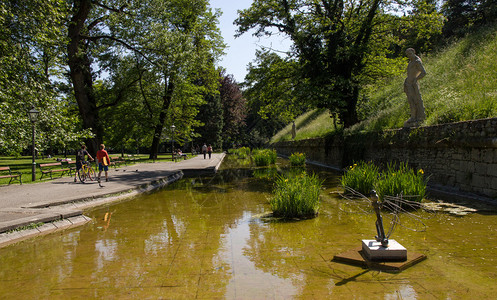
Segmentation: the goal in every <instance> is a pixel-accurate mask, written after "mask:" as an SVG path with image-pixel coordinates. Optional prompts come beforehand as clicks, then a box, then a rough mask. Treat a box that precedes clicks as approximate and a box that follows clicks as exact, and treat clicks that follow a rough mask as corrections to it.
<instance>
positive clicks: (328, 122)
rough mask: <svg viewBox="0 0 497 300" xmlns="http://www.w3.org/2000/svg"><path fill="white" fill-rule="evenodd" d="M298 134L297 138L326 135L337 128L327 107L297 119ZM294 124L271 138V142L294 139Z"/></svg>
mask: <svg viewBox="0 0 497 300" xmlns="http://www.w3.org/2000/svg"><path fill="white" fill-rule="evenodd" d="M295 128H296V131H297V135H296V136H295V140H304V139H308V138H313V137H320V136H325V135H327V134H328V133H330V132H333V131H334V130H335V127H334V125H333V119H332V118H331V117H330V113H329V111H328V110H327V109H314V110H311V111H309V112H306V113H304V114H302V115H301V116H299V117H298V118H297V119H296V120H295ZM291 131H292V124H291V123H290V124H288V125H287V126H286V127H285V128H283V129H282V130H280V131H279V132H278V133H277V134H276V135H274V136H273V137H272V138H271V143H275V142H279V141H289V140H291V139H292V132H291Z"/></svg>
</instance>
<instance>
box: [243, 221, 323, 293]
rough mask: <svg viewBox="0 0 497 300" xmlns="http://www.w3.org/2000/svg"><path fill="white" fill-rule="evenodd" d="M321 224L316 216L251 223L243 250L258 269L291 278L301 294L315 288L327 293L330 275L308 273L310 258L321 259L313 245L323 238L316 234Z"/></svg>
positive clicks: (318, 291)
mask: <svg viewBox="0 0 497 300" xmlns="http://www.w3.org/2000/svg"><path fill="white" fill-rule="evenodd" d="M323 225H324V224H321V219H319V218H315V219H312V220H305V221H296V222H272V223H270V224H269V226H261V225H260V224H258V223H252V224H251V225H250V239H249V240H248V241H247V248H246V249H245V251H244V254H245V256H247V257H249V258H250V260H251V261H252V262H253V263H254V264H255V266H256V267H257V268H258V269H261V270H263V271H265V272H268V273H271V274H273V275H275V276H279V277H281V278H288V279H291V280H292V281H293V284H294V286H299V287H302V289H301V290H300V293H301V296H303V297H304V296H305V295H312V294H313V293H316V292H317V293H318V294H322V295H325V294H327V293H328V288H329V285H330V281H331V278H330V277H328V276H315V274H309V270H312V264H313V262H316V261H319V260H322V258H320V257H316V255H317V251H316V248H315V246H316V245H317V244H318V241H319V240H320V239H322V238H323V237H322V236H319V234H317V233H318V232H319V230H320V227H321V226H323ZM321 242H322V241H321ZM304 269H305V270H307V271H304ZM310 282H312V284H311V283H310Z"/></svg>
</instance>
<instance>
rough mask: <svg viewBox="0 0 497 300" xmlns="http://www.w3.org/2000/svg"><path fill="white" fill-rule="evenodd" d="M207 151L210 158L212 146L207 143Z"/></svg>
mask: <svg viewBox="0 0 497 300" xmlns="http://www.w3.org/2000/svg"><path fill="white" fill-rule="evenodd" d="M207 153H209V159H211V154H212V146H211V144H209V146H208V147H207ZM204 155H205V154H204Z"/></svg>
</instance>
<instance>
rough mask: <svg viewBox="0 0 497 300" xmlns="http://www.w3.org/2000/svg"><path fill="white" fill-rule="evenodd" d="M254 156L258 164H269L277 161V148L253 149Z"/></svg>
mask: <svg viewBox="0 0 497 300" xmlns="http://www.w3.org/2000/svg"><path fill="white" fill-rule="evenodd" d="M252 158H253V159H254V162H255V165H256V166H259V167H260V166H269V165H270V164H274V163H276V158H277V154H276V150H271V149H257V150H254V151H253V153H252Z"/></svg>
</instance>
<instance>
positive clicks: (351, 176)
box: [340, 162, 379, 196]
mask: <svg viewBox="0 0 497 300" xmlns="http://www.w3.org/2000/svg"><path fill="white" fill-rule="evenodd" d="M378 176H379V172H378V167H376V166H375V165H374V164H373V163H372V162H368V163H366V162H359V163H358V164H354V165H352V166H350V167H348V168H347V170H346V172H345V174H344V175H343V176H342V178H341V180H340V182H341V184H342V186H347V187H349V188H352V189H353V190H355V191H357V192H359V193H361V194H363V195H365V196H368V195H369V194H370V193H371V191H372V190H373V189H374V184H375V182H376V181H377V180H378Z"/></svg>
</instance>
